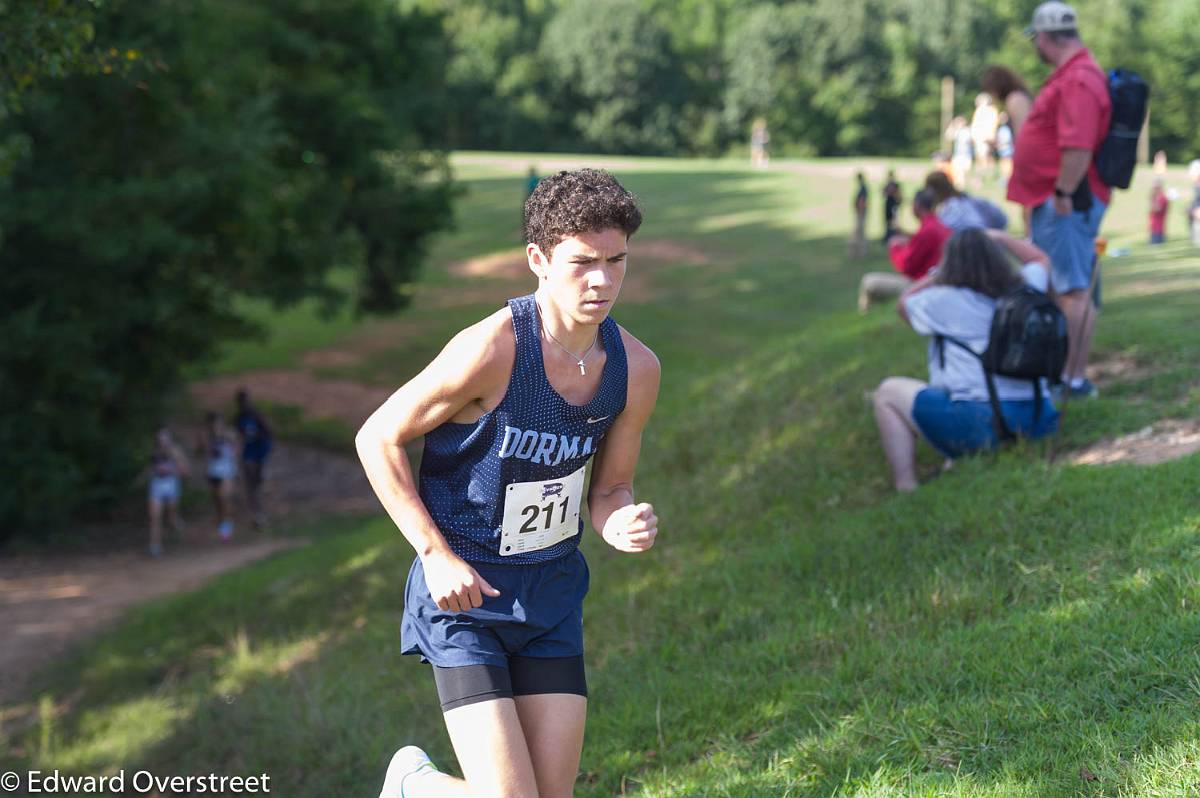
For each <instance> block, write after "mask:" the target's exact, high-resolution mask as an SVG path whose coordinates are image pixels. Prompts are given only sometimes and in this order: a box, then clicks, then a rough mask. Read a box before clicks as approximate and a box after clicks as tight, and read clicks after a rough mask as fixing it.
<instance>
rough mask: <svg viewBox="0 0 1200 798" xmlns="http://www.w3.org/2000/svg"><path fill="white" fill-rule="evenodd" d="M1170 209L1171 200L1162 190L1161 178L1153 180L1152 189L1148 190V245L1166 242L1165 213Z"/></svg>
mask: <svg viewBox="0 0 1200 798" xmlns="http://www.w3.org/2000/svg"><path fill="white" fill-rule="evenodd" d="M1170 208H1171V198H1170V197H1168V196H1167V192H1166V190H1165V189H1164V188H1163V181H1162V178H1161V177H1156V178H1154V188H1152V189H1151V190H1150V243H1151V244H1161V243H1163V242H1164V241H1166V240H1167V211H1168V210H1170Z"/></svg>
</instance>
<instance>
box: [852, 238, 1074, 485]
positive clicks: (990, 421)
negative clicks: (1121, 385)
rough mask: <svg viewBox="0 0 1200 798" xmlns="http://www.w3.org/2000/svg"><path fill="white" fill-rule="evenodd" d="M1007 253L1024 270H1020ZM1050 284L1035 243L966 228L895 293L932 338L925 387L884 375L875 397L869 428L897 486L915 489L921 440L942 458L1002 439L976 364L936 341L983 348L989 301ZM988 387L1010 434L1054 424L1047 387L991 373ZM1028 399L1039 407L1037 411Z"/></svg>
mask: <svg viewBox="0 0 1200 798" xmlns="http://www.w3.org/2000/svg"><path fill="white" fill-rule="evenodd" d="M1006 250H1007V251H1006ZM1012 256H1016V258H1018V259H1019V260H1020V261H1021V262H1022V263H1023V264H1024V266H1023V267H1022V268H1021V270H1020V272H1018V271H1017V270H1016V269H1015V268H1014V267H1013V262H1012ZM1049 280H1050V259H1049V258H1048V257H1047V255H1046V253H1045V252H1042V251H1041V250H1040V249H1038V248H1037V247H1035V246H1034V245H1033V244H1031V243H1029V242H1028V241H1024V240H1021V239H1016V238H1013V237H1011V236H1009V235H1008V234H1007V233H1002V232H1000V231H998V230H987V231H985V230H979V229H972V230H965V231H963V232H961V233H956V234H955V235H954V236H953V237H952V238H951V239H950V241H949V242H948V243H947V244H946V249H945V256H944V258H943V261H942V265H941V266H940V267H938V269H937V270H936V271H934V272H931V273H930V274H929V275H927V276H926V277H925V278H924V279H922V280H920V281H918V282H916V283H914V284H913V285H912V286H911V287H910V288H909V289H908V290H907V291H905V292H904V294H902V295H901V297H900V302H899V305H898V307H899V312H900V316H901V317H902V318H903V319H904V320H905V321H907V322H908V323H909V324H910V325H911V326H912V328H913V329H914V330H916V331H917V332H918V333H919V334H921V335H924V336H927V337H929V339H930V341H929V355H928V359H929V382H928V383H925V382H922V381H920V380H915V379H912V378H910V377H888V378H887V379H886V380H884V381H883V382H882V383H881V384H880V385H879V388H878V389H876V391H875V396H874V404H875V423H876V425H877V426H878V427H879V437H880V440H881V442H882V443H883V451H884V454H885V455H886V456H887V461H888V465H889V466H890V468H891V473H892V484H893V485H895V487H896V490H900V491H910V490H915V489H916V487H917V473H916V440H917V437H918V436H923V437H924V438H925V439H926V440H927V441H929V443H930V444H931V445H932V446H933V447H934V448H935V449H937V450H938V451H939V452H940V453H941V454H942V455H943V456H944V457H946V458H947V460H948V461H949V460H953V459H955V458H957V457H962V456H963V455H966V454H969V453H971V452H977V451H980V450H984V449H990V448H992V447H993V446H995V445H996V444H997V443H998V442H999V440H1000V438H999V435H998V434H997V432H996V428H995V424H994V418H993V411H992V405H991V402H990V401H989V398H988V388H987V381H986V378H985V377H984V373H983V367H982V365H981V364H980V361H979V359H978V358H976V357H973V356H972V355H971V354H970V353H968V352H964V351H962V350H961V349H959V348H958V347H957V346H944V345H939V343H938V338H939V337H941V336H944V337H946V338H954V339H956V340H958V341H962V342H963V343H964V344H966V345H968V346H970V347H971V349H973V350H974V351H975V352H980V353H981V352H983V351H984V350H985V349H986V348H987V345H988V336H989V332H990V330H991V324H992V315H993V313H994V311H995V307H996V299H997V298H999V297H1000V296H1002V295H1004V294H1006V293H1008V292H1009V291H1012V290H1013V289H1015V288H1017V287H1019V286H1020V285H1022V284H1023V283H1024V284H1027V285H1030V286H1032V287H1034V288H1036V289H1038V290H1039V291H1046V290H1047V289H1048V286H1049ZM995 385H996V393H997V395H998V396H999V399H1000V406H1001V408H1002V411H1003V415H1004V420H1005V422H1006V423H1007V425H1008V427H1009V429H1011V430H1012V431H1013V432H1015V433H1017V434H1020V435H1023V436H1025V437H1028V438H1039V437H1041V436H1043V435H1047V434H1049V433H1051V432H1053V431H1054V430H1055V429H1057V428H1058V413H1057V411H1055V409H1054V406H1053V405H1052V404H1051V403H1050V400H1049V398H1048V397H1047V395H1046V390H1045V386H1044V385H1040V386H1039V388H1038V394H1039V395H1038V396H1034V395H1033V394H1034V392H1033V387H1032V386H1031V384H1030V383H1029V381H1028V380H1014V379H1009V378H1007V377H999V376H997V377H996V378H995ZM1035 403H1041V405H1042V407H1041V409H1040V411H1039V412H1037V413H1035V412H1034V406H1035ZM1035 419H1036V423H1035Z"/></svg>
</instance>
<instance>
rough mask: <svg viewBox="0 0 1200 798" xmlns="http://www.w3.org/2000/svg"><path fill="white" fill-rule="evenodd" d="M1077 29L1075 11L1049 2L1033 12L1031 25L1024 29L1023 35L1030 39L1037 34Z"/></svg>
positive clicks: (1061, 4)
mask: <svg viewBox="0 0 1200 798" xmlns="http://www.w3.org/2000/svg"><path fill="white" fill-rule="evenodd" d="M1078 27H1079V17H1078V16H1077V15H1076V14H1075V9H1073V8H1071V7H1070V6H1069V5H1067V4H1066V3H1060V2H1058V0H1051V1H1050V2H1048V3H1042V4H1041V5H1040V6H1038V7H1037V8H1035V9H1034V10H1033V24H1032V25H1030V26H1029V27H1028V28H1026V29H1025V35H1026V36H1028V37H1029V38H1030V39H1032V38H1033V37H1034V36H1036V35H1037V34H1039V33H1053V32H1054V31H1060V30H1076V29H1077V28H1078Z"/></svg>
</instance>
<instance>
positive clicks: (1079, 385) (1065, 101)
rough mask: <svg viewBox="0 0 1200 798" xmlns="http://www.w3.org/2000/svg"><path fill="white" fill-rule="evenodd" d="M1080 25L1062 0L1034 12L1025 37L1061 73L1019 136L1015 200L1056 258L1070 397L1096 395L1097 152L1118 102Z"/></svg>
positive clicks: (1100, 211) (1107, 196) (1102, 199)
mask: <svg viewBox="0 0 1200 798" xmlns="http://www.w3.org/2000/svg"><path fill="white" fill-rule="evenodd" d="M1078 24H1079V20H1078V17H1077V16H1076V14H1075V10H1074V9H1073V8H1071V6H1069V5H1067V4H1066V3H1061V2H1057V0H1052V2H1047V3H1042V4H1041V5H1039V6H1038V7H1037V8H1036V9H1035V10H1034V12H1033V24H1032V25H1031V26H1030V27H1029V28H1028V29H1027V30H1026V35H1028V36H1029V38H1030V40H1031V41H1032V42H1033V46H1034V48H1035V49H1036V50H1037V53H1038V56H1039V57H1040V58H1041V59H1042V61H1044V62H1045V63H1047V64H1050V65H1051V66H1053V67H1054V72H1053V73H1052V74H1051V75H1050V77H1049V78H1048V79H1047V80H1046V83H1045V84H1044V85H1043V86H1042V90H1041V91H1039V92H1038V95H1037V98H1036V99H1034V101H1033V107H1032V108H1031V109H1030V111H1029V116H1028V117H1026V119H1025V122H1024V124H1023V125H1021V130H1020V133H1019V134H1018V135H1017V140H1016V151H1015V153H1014V155H1013V175H1012V179H1011V180H1009V181H1008V199H1010V200H1012V201H1013V202H1016V203H1018V204H1020V205H1023V206H1025V207H1027V208H1031V209H1032V215H1031V217H1030V220H1029V230H1030V234H1031V236H1032V238H1033V243H1034V244H1036V245H1037V246H1038V247H1039V248H1041V249H1042V250H1043V251H1045V252H1046V253H1047V254H1048V255H1049V256H1050V261H1051V263H1052V264H1053V276H1052V280H1053V283H1054V290H1055V291H1056V292H1058V297H1059V304H1060V305H1061V307H1062V310H1063V313H1064V314H1065V315H1066V317H1067V332H1068V335H1069V338H1070V347H1069V350H1068V353H1067V365H1066V368H1065V369H1064V371H1063V375H1062V376H1063V382H1064V384H1065V386H1066V390H1067V391H1068V392H1069V394H1070V395H1071V396H1076V397H1094V396H1096V395H1097V391H1096V386H1095V385H1093V384H1092V382H1091V381H1090V380H1089V379H1087V373H1086V372H1087V361H1088V355H1089V353H1090V350H1091V346H1092V336H1093V334H1094V333H1095V329H1096V315H1097V313H1098V311H1099V297H1100V291H1099V288H1100V284H1099V281H1098V279H1097V280H1093V279H1092V272H1093V270H1094V269H1095V268H1096V266H1097V260H1096V237H1097V235H1099V233H1100V223H1101V221H1102V220H1103V219H1104V212H1105V210H1106V209H1107V208H1108V204H1109V202H1110V200H1111V198H1112V191H1111V189H1110V188H1109V187H1108V186H1106V185H1105V184H1104V181H1102V180H1101V179H1100V173H1099V172H1098V171H1097V169H1096V164H1095V154H1096V152H1097V151H1098V150H1099V149H1100V145H1101V144H1102V143H1103V141H1104V138H1105V136H1106V135H1107V134H1108V127H1109V122H1110V121H1111V119H1112V101H1111V99H1110V98H1109V95H1108V80H1107V78H1106V77H1105V75H1104V71H1103V70H1102V69H1101V68H1100V66H1099V64H1097V63H1096V61H1095V59H1093V58H1092V54H1091V53H1090V52H1089V51H1088V49H1087V47H1085V46H1084V44H1083V40H1082V39H1081V38H1080V36H1079V31H1078ZM1098 277H1099V275H1097V278H1098ZM1089 289H1090V291H1089Z"/></svg>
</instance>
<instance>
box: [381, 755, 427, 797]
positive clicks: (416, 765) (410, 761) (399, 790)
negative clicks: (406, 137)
mask: <svg viewBox="0 0 1200 798" xmlns="http://www.w3.org/2000/svg"><path fill="white" fill-rule="evenodd" d="M437 772H438V769H437V767H435V766H434V764H433V762H431V761H429V755H428V754H426V753H425V752H424V751H422V750H421V749H420V748H417V747H416V746H415V745H406V746H404V747H403V748H401V749H400V750H399V751H397V752H396V753H394V754H392V761H391V763H390V764H388V769H387V776H385V777H384V779H383V791H382V792H380V793H379V798H405V795H404V782H405V780H406V779H407V778H408V777H409V776H415V775H417V774H418V773H437Z"/></svg>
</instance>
